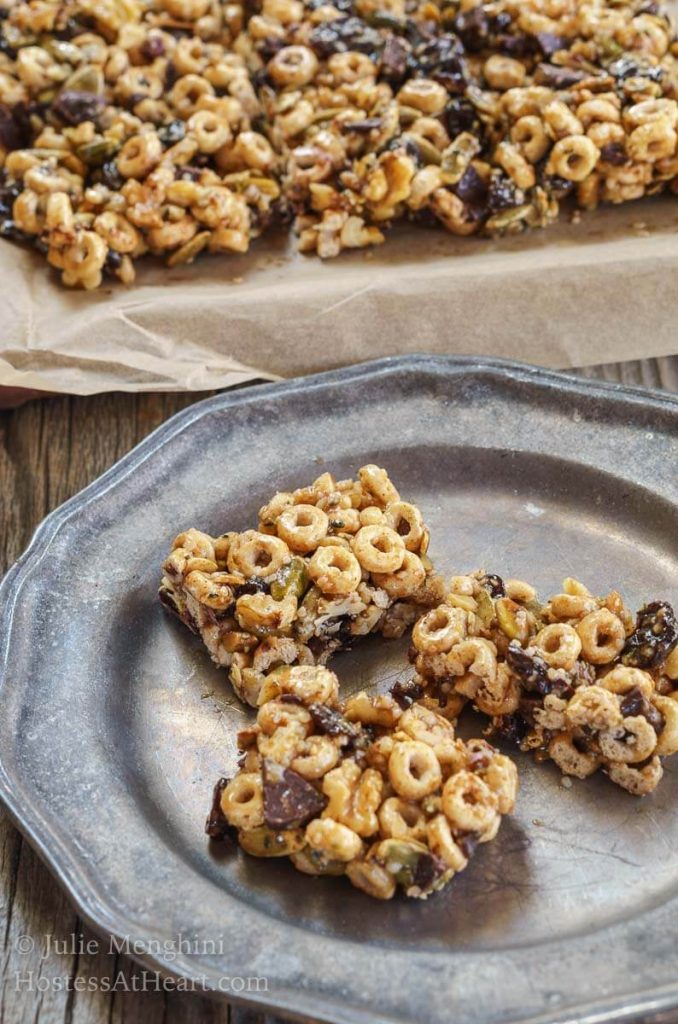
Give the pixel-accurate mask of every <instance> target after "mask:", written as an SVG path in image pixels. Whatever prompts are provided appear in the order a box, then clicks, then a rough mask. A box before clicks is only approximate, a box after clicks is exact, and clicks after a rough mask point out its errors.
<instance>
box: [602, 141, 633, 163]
mask: <svg viewBox="0 0 678 1024" xmlns="http://www.w3.org/2000/svg"><path fill="white" fill-rule="evenodd" d="M600 157H601V159H602V160H604V161H605V163H606V164H612V165H613V166H614V167H622V166H623V165H624V164H625V163H628V159H629V158H628V156H627V155H626V150H625V149H624V147H623V146H622V144H621V142H608V143H607V144H606V145H605V146H603V147H602V148H601V150H600Z"/></svg>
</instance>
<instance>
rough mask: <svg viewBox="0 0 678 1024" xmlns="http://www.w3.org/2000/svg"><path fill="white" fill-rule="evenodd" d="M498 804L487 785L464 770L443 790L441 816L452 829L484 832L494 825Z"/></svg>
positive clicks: (449, 781)
mask: <svg viewBox="0 0 678 1024" xmlns="http://www.w3.org/2000/svg"><path fill="white" fill-rule="evenodd" d="M497 804H498V800H497V797H496V795H495V794H494V793H493V792H492V790H491V789H490V787H489V786H488V785H487V783H486V782H483V780H482V779H481V778H479V777H478V776H477V775H474V774H473V772H469V771H467V770H466V769H464V770H463V771H460V772H457V773H456V775H451V776H450V778H449V779H448V780H447V782H446V783H445V785H444V786H443V799H442V808H443V814H444V815H445V817H446V818H447V820H448V821H449V822H450V824H451V825H452V827H453V828H455V829H461V830H462V831H463V832H485V831H486V829H489V828H491V827H492V826H493V825H494V822H495V818H496V817H497Z"/></svg>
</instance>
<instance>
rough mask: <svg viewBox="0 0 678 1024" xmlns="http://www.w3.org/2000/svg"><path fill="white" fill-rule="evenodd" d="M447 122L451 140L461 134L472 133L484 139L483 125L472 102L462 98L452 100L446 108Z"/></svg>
mask: <svg viewBox="0 0 678 1024" xmlns="http://www.w3.org/2000/svg"><path fill="white" fill-rule="evenodd" d="M445 122H446V124H447V130H448V132H449V133H450V138H453V139H454V138H456V136H457V135H460V134H461V132H472V134H474V135H476V136H477V137H478V138H482V133H483V125H482V122H481V120H480V118H479V117H478V113H477V111H476V108H475V107H474V106H473V104H472V103H471V101H470V100H467V99H465V98H462V97H455V98H454V99H452V100H450V102H449V103H448V104H447V106H446V107H445Z"/></svg>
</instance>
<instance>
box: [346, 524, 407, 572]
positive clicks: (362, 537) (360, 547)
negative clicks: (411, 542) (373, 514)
mask: <svg viewBox="0 0 678 1024" xmlns="http://www.w3.org/2000/svg"><path fill="white" fill-rule="evenodd" d="M351 546H352V548H353V551H354V553H355V556H356V558H357V559H358V561H359V562H360V564H361V566H362V567H363V569H367V571H368V572H381V573H386V572H395V571H396V569H399V568H400V566H401V565H402V564H403V562H404V561H405V542H404V541H403V538H402V537H401V536H399V534H397V533H396V532H395V530H392V529H391V528H390V527H389V526H379V525H375V526H363V527H362V528H361V529H360V530H358V532H357V533H356V535H355V537H353V539H352V541H351Z"/></svg>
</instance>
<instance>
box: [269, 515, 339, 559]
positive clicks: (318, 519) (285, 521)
mask: <svg viewBox="0 0 678 1024" xmlns="http://www.w3.org/2000/svg"><path fill="white" fill-rule="evenodd" d="M329 525H330V521H329V519H328V518H327V515H326V513H325V512H323V510H322V509H321V508H316V506H315V505H291V506H290V507H289V508H286V509H284V511H283V512H281V514H280V515H279V516H278V519H277V521H276V528H277V530H278V535H279V536H280V537H282V539H283V540H284V541H285V542H286V543H287V544H289V546H290V548H292V550H293V551H301V552H302V553H303V554H305V553H306V552H308V551H314V550H315V549H316V548H317V547H318V544H319V543H320V541H321V540H322V539H323V537H326V536H327V530H328V528H329Z"/></svg>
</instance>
